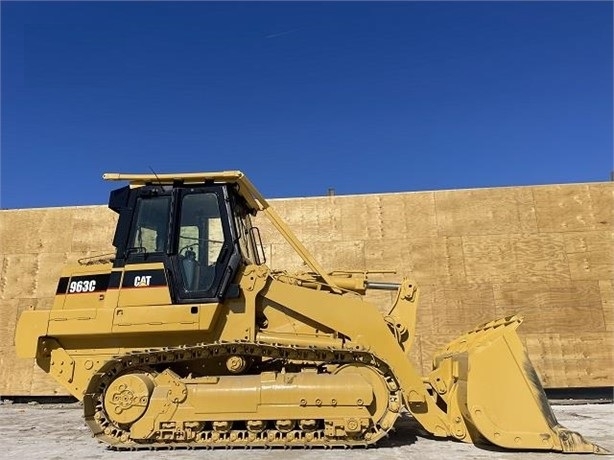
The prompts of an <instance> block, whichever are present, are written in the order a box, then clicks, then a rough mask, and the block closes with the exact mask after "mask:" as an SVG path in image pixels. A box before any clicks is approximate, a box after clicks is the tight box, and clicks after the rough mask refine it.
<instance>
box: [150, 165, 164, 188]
mask: <svg viewBox="0 0 614 460" xmlns="http://www.w3.org/2000/svg"><path fill="white" fill-rule="evenodd" d="M149 169H151V172H152V173H153V175H154V176H156V180H157V181H158V185H159V186H160V191H161V192H163V191H164V187H163V186H162V181H161V180H160V178H159V177H158V175H157V174H156V172H155V171H154V169H153V168H152V167H151V166H149Z"/></svg>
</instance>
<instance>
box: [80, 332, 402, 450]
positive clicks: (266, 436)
mask: <svg viewBox="0 0 614 460" xmlns="http://www.w3.org/2000/svg"><path fill="white" fill-rule="evenodd" d="M232 355H241V356H252V357H263V358H273V359H282V360H292V361H304V362H310V363H314V364H332V365H343V364H363V365H367V366H370V367H373V368H375V369H376V370H378V371H379V372H380V373H381V374H382V376H383V377H384V379H385V381H386V384H387V387H388V390H389V398H388V399H389V401H388V407H387V409H386V412H385V413H384V416H382V417H381V418H380V420H372V421H371V426H370V427H369V428H368V429H367V430H366V432H364V433H363V434H362V435H360V436H357V435H353V436H351V437H350V436H345V437H335V438H330V437H327V436H326V435H325V433H324V429H323V428H321V427H320V428H318V429H315V430H309V431H308V430H303V429H300V427H298V426H297V427H296V429H293V430H291V431H287V432H286V431H280V430H277V429H275V428H271V427H268V428H267V429H265V430H263V431H262V432H260V433H254V432H251V431H249V430H246V429H231V430H228V431H226V432H219V431H216V430H215V429H213V428H212V426H211V424H210V423H203V424H201V426H200V427H198V428H197V430H198V431H195V432H193V433H191V434H190V435H189V437H190V439H181V438H182V437H183V438H185V437H186V436H181V435H180V436H177V433H174V434H173V433H172V430H171V431H169V432H167V431H165V430H158V431H156V433H155V435H156V437H155V438H154V439H150V440H147V441H145V442H143V441H139V442H135V441H134V440H132V439H130V434H129V431H127V430H125V429H123V428H121V427H119V426H117V425H116V424H114V423H113V421H111V420H110V419H109V418H108V417H107V415H106V413H105V410H104V403H103V401H104V392H105V390H106V389H107V388H108V386H109V385H110V384H111V382H112V381H113V380H114V379H115V378H116V377H117V376H119V375H121V374H124V373H126V372H130V371H133V370H139V369H147V368H149V367H151V366H159V365H161V364H162V365H163V364H167V363H168V364H175V365H176V364H177V363H178V362H181V361H190V360H196V359H206V358H224V357H228V356H232ZM182 380H185V378H182ZM400 407H401V393H400V390H399V388H398V385H397V383H396V380H395V378H394V376H393V375H392V372H391V371H390V370H389V368H388V366H386V364H385V363H384V362H383V361H381V360H380V359H378V358H377V357H376V356H374V355H373V354H371V353H368V352H364V351H354V350H348V349H333V348H326V349H322V348H316V347H293V346H285V345H271V344H263V343H253V342H217V343H213V344H211V343H209V344H206V343H201V344H196V345H192V346H181V347H164V348H155V349H148V350H144V351H139V352H133V353H130V354H128V355H125V356H120V357H116V358H114V359H112V360H111V361H109V362H107V363H106V364H105V365H104V366H103V367H102V368H101V369H100V371H99V372H98V373H97V374H95V375H94V377H93V378H92V380H91V382H90V385H89V387H88V390H87V392H86V395H85V397H84V418H85V420H86V423H87V424H88V426H89V427H90V429H91V431H92V433H93V436H94V437H95V438H97V439H98V440H99V441H101V442H103V443H105V444H107V445H108V446H109V447H110V448H111V449H114V450H142V449H146V450H165V449H177V448H180V449H181V448H182V449H200V448H205V449H212V448H251V447H265V448H267V447H282V448H312V447H320V448H333V447H341V448H352V447H367V446H369V445H371V444H375V443H376V442H377V441H378V440H380V439H381V438H383V437H384V436H387V434H388V432H389V431H390V429H392V426H393V425H394V421H395V420H396V418H397V417H398V415H399V408H400ZM382 421H383V423H380V422H382Z"/></svg>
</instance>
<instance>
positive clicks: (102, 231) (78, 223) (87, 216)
mask: <svg viewBox="0 0 614 460" xmlns="http://www.w3.org/2000/svg"><path fill="white" fill-rule="evenodd" d="M101 208H102V209H101ZM117 218H118V215H117V213H115V212H114V211H112V210H111V209H109V208H107V207H101V206H84V207H80V208H78V211H75V212H74V213H73V215H72V218H71V221H72V229H73V234H72V240H71V248H70V251H71V252H88V251H92V249H94V248H96V249H97V250H100V251H101V253H113V254H114V253H115V248H114V247H113V244H112V243H113V234H114V232H115V225H116V224H117ZM49 249H53V248H49Z"/></svg>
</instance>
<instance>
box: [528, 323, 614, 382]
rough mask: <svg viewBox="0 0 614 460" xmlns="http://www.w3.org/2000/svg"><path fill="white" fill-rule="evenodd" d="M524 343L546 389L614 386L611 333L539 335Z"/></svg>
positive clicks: (613, 347)
mask: <svg viewBox="0 0 614 460" xmlns="http://www.w3.org/2000/svg"><path fill="white" fill-rule="evenodd" d="M525 343H526V346H527V349H528V351H529V355H530V357H531V361H532V363H533V365H534V367H535V368H536V370H537V371H538V375H539V376H540V378H541V380H542V384H543V385H544V386H545V387H547V388H567V387H599V386H614V374H613V373H612V365H613V363H614V355H613V353H612V350H614V336H612V335H611V334H600V333H595V332H593V333H590V332H588V333H581V334H578V333H573V332H569V333H565V334H563V333H561V334H556V333H543V332H540V333H537V334H529V335H528V336H526V340H525Z"/></svg>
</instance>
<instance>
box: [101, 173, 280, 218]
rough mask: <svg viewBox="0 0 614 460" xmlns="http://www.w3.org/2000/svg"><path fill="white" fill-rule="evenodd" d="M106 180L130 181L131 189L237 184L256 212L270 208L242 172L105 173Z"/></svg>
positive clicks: (239, 190) (103, 176) (241, 193)
mask: <svg viewBox="0 0 614 460" xmlns="http://www.w3.org/2000/svg"><path fill="white" fill-rule="evenodd" d="M102 178H103V179H104V180H109V181H129V183H130V187H132V188H136V187H143V186H145V185H176V184H205V183H207V184H210V183H214V184H236V185H237V187H236V190H237V193H238V194H239V195H240V196H242V197H243V198H244V199H245V201H246V202H247V204H248V205H249V206H250V207H251V208H252V209H254V210H256V211H263V210H265V209H266V208H268V207H269V203H267V201H266V199H265V198H264V197H263V196H262V195H261V194H260V192H259V191H258V190H257V189H256V187H254V185H253V184H252V183H251V181H250V180H249V179H248V178H247V176H246V175H245V174H243V173H242V172H241V171H219V172H196V173H167V174H155V173H154V174H126V173H104V174H103V175H102Z"/></svg>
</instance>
